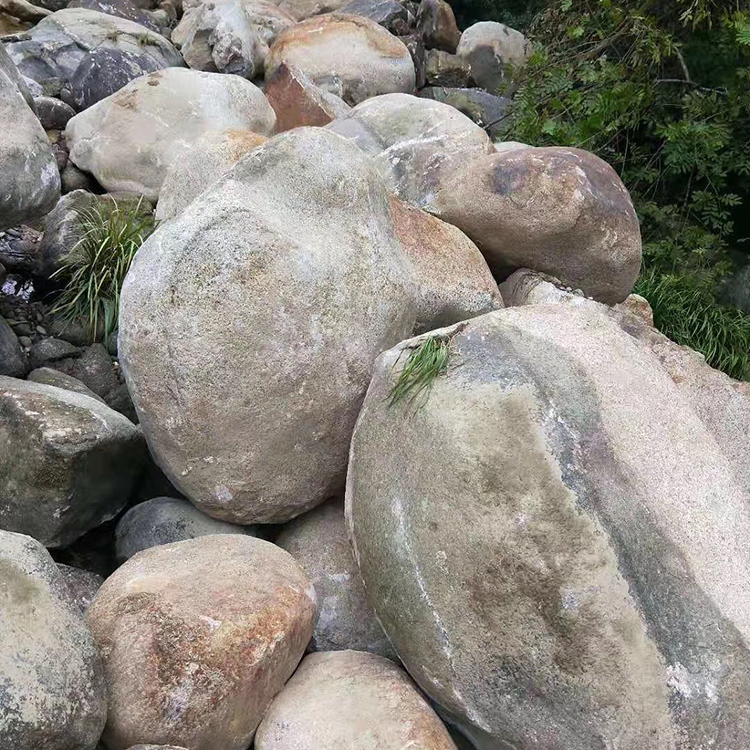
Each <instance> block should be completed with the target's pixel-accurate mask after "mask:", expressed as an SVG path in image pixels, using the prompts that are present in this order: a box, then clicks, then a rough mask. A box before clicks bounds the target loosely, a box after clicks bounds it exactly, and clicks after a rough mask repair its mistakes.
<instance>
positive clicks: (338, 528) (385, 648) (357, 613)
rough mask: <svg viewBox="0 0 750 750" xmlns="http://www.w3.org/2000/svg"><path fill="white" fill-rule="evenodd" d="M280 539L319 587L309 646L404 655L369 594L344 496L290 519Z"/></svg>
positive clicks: (395, 658)
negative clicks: (348, 523) (392, 641)
mask: <svg viewBox="0 0 750 750" xmlns="http://www.w3.org/2000/svg"><path fill="white" fill-rule="evenodd" d="M276 544H278V545H279V547H281V548H282V549H285V550H286V551H287V552H288V553H289V554H290V555H291V556H292V557H293V558H294V559H295V560H296V561H297V562H298V563H299V564H300V565H301V566H302V568H303V569H304V571H305V573H307V575H308V577H309V578H310V580H311V581H312V584H313V586H314V587H315V593H316V594H317V597H318V608H319V614H318V620H317V623H316V624H315V628H314V630H313V635H312V640H311V641H310V645H309V646H308V650H310V651H344V650H347V649H353V650H354V651H368V652H370V653H373V654H380V655H381V656H387V657H388V658H389V659H393V660H394V661H396V660H397V659H398V657H397V656H396V655H395V653H394V651H393V648H392V647H391V644H390V643H389V642H388V638H386V635H385V633H384V632H383V628H381V627H380V623H379V622H378V621H377V619H376V617H375V613H374V612H373V611H372V608H371V607H370V605H369V604H368V603H367V599H365V588H364V586H363V585H362V577H361V576H360V574H359V568H358V567H357V563H356V561H355V559H354V555H353V553H352V547H351V543H350V542H349V535H348V532H347V529H346V524H345V522H344V507H343V503H342V502H341V501H339V500H331V501H329V502H327V503H325V504H324V505H321V506H320V507H319V508H314V509H313V510H311V511H310V512H309V513H305V514H304V515H302V516H300V517H299V518H295V519H294V520H293V521H290V522H289V523H288V524H285V525H284V527H283V528H282V530H281V533H280V534H279V536H278V537H277V538H276Z"/></svg>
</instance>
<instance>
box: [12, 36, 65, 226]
mask: <svg viewBox="0 0 750 750" xmlns="http://www.w3.org/2000/svg"><path fill="white" fill-rule="evenodd" d="M2 48H3V46H2V44H0V49H2ZM19 81H20V77H19V75H18V71H17V70H16V69H15V66H14V65H13V63H12V62H11V61H10V60H9V59H8V58H7V56H6V55H5V51H4V50H3V52H2V57H0V165H2V169H0V229H6V228H8V227H13V226H15V225H17V224H20V223H21V222H22V221H25V220H28V219H35V218H37V217H39V216H43V215H44V214H45V213H47V212H48V211H49V210H50V209H51V208H52V207H53V206H54V205H55V202H56V201H57V199H58V198H59V197H60V173H59V172H58V170H57V162H56V161H55V157H54V154H53V153H52V150H51V149H50V145H49V141H48V140H47V136H46V134H45V132H44V129H43V128H42V125H41V123H40V122H39V120H38V119H37V117H36V115H35V114H34V111H33V110H32V109H31V107H30V106H29V104H28V102H27V101H26V99H25V97H24V91H25V87H23V88H21V87H20V83H19Z"/></svg>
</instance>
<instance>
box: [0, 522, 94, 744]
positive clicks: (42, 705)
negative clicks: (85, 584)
mask: <svg viewBox="0 0 750 750" xmlns="http://www.w3.org/2000/svg"><path fill="white" fill-rule="evenodd" d="M0 571H1V575H0V580H1V581H2V582H1V583H0V694H2V700H1V701H0V747H2V748H7V750H11V749H12V750H61V749H62V748H71V750H72V749H73V748H75V750H94V748H95V747H96V744H97V742H98V740H99V736H100V734H101V732H102V728H103V727H104V722H105V719H106V717H107V693H106V686H105V682H104V673H103V669H102V665H101V661H100V659H99V655H98V654H97V652H96V648H95V647H94V642H93V640H92V638H91V634H90V633H89V631H88V629H87V628H86V624H85V623H84V621H83V616H82V615H81V612H80V611H79V610H78V607H76V606H75V604H74V603H73V602H71V601H70V597H69V592H68V590H67V588H66V584H65V581H64V580H63V579H62V577H61V576H60V574H59V572H58V570H57V567H56V565H55V563H54V561H53V560H52V558H51V557H50V555H49V553H48V552H47V550H45V549H44V547H42V545H41V544H39V542H36V541H34V540H33V539H31V537H28V536H25V535H23V534H13V533H10V532H8V531H0Z"/></svg>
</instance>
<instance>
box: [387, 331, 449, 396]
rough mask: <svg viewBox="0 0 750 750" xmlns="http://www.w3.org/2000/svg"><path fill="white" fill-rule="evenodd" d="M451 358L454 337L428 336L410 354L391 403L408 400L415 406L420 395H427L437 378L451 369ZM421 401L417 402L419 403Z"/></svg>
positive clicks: (392, 390)
mask: <svg viewBox="0 0 750 750" xmlns="http://www.w3.org/2000/svg"><path fill="white" fill-rule="evenodd" d="M402 354H403V351H402ZM450 358H451V346H450V340H449V339H448V338H445V337H443V336H438V335H435V336H428V337H427V338H426V339H425V340H424V341H422V342H421V343H420V344H419V346H417V347H415V348H414V349H412V351H411V353H410V354H409V359H407V360H406V364H405V365H404V368H403V369H402V370H401V372H400V373H399V376H398V379H397V380H396V383H395V384H394V386H393V387H392V388H391V391H390V393H389V394H388V404H389V406H393V405H394V404H398V403H400V402H401V401H406V402H407V406H411V405H412V404H414V403H415V402H416V401H417V399H418V398H419V397H420V396H424V398H425V399H426V398H427V397H428V396H429V394H430V389H431V388H432V384H433V382H434V381H435V378H437V377H438V376H439V375H443V374H445V373H446V372H447V371H448V363H449V361H450ZM420 405H421V404H419V403H417V406H420Z"/></svg>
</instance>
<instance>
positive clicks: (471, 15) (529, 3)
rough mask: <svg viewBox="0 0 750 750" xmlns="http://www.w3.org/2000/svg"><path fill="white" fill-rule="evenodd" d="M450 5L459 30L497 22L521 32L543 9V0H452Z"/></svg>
mask: <svg viewBox="0 0 750 750" xmlns="http://www.w3.org/2000/svg"><path fill="white" fill-rule="evenodd" d="M450 5H451V7H452V8H453V12H454V13H455V15H456V21H457V22H458V25H459V28H461V29H465V28H466V27H467V26H471V25H472V24H473V23H476V22H477V21H499V22H500V23H504V24H505V25H506V26H510V27H511V28H512V29H518V30H519V31H523V30H524V29H525V28H526V27H527V26H528V25H529V24H530V23H531V21H532V20H533V18H534V15H535V14H536V13H538V12H539V11H540V10H542V8H544V0H454V2H452V3H451V4H450Z"/></svg>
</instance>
